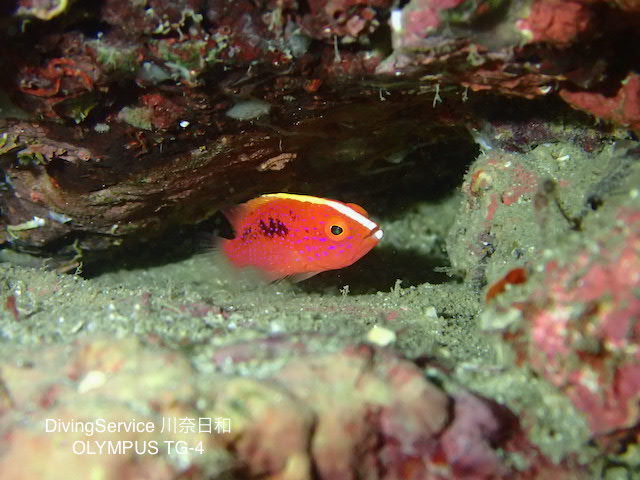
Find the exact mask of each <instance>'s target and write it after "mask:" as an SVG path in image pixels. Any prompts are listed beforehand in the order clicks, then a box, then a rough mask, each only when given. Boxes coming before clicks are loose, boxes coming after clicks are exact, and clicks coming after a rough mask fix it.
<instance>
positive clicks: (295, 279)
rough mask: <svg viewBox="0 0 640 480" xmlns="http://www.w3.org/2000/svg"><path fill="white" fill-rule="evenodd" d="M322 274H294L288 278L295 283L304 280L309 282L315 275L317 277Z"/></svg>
mask: <svg viewBox="0 0 640 480" xmlns="http://www.w3.org/2000/svg"><path fill="white" fill-rule="evenodd" d="M319 273H321V271H318V272H305V273H294V274H293V275H289V276H288V277H286V278H288V279H289V280H291V281H292V282H293V283H298V282H302V281H304V280H307V279H309V278H311V277H313V276H314V275H317V274H319Z"/></svg>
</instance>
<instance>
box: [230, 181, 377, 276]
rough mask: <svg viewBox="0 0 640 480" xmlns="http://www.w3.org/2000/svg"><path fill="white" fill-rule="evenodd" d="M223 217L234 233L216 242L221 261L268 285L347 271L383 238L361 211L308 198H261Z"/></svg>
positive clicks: (288, 195)
mask: <svg viewBox="0 0 640 480" xmlns="http://www.w3.org/2000/svg"><path fill="white" fill-rule="evenodd" d="M223 213H224V215H225V216H226V217H227V219H228V220H229V223H230V224H231V227H232V228H233V231H234V233H235V237H234V238H233V239H221V240H220V242H221V250H222V252H223V254H224V256H225V257H226V258H227V259H228V260H229V262H230V263H231V264H232V265H233V266H234V267H237V268H246V267H253V268H254V269H256V270H258V271H259V272H260V273H261V274H262V276H263V277H265V278H266V279H267V280H268V281H276V280H280V279H283V278H289V279H291V280H292V281H294V282H299V281H302V280H306V279H307V278H311V277H312V276H314V275H316V274H318V273H321V272H324V271H327V270H337V269H340V268H344V267H348V266H349V265H351V264H353V263H355V262H356V261H358V260H359V259H360V258H362V257H363V256H364V255H365V254H367V253H368V252H369V251H370V250H371V249H372V248H373V247H375V246H376V245H377V244H378V242H379V241H380V239H382V236H383V232H382V229H381V228H380V226H379V225H378V224H377V223H375V222H374V221H373V220H371V219H370V218H369V215H368V214H367V212H366V210H365V209H364V208H362V207H361V206H359V205H356V204H353V203H342V202H339V201H337V200H330V199H327V198H321V197H314V196H311V195H298V194H291V193H270V194H265V195H261V196H260V197H257V198H254V199H252V200H249V201H248V202H246V203H243V204H241V205H238V206H235V207H231V208H229V209H226V210H223Z"/></svg>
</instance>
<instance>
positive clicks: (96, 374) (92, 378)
mask: <svg viewBox="0 0 640 480" xmlns="http://www.w3.org/2000/svg"><path fill="white" fill-rule="evenodd" d="M106 381H107V376H106V375H105V374H104V372H101V371H100V370H91V371H90V372H89V373H87V374H86V375H85V376H84V378H83V379H82V380H81V381H80V383H79V384H78V392H79V393H87V392H88V391H90V390H93V389H96V388H100V387H101V386H102V385H104V384H105V382H106Z"/></svg>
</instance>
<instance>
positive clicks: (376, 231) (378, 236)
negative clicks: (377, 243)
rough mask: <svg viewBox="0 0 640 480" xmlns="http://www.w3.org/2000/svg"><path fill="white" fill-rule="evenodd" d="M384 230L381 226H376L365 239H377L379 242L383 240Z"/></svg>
mask: <svg viewBox="0 0 640 480" xmlns="http://www.w3.org/2000/svg"><path fill="white" fill-rule="evenodd" d="M382 235H383V233H382V229H381V228H380V226H378V225H376V228H373V229H372V230H371V231H370V232H369V233H367V234H366V235H365V236H364V238H369V237H375V238H376V239H377V240H380V239H381V238H382Z"/></svg>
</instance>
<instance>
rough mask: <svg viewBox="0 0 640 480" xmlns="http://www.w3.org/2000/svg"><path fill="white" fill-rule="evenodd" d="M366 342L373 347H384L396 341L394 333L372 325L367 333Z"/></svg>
mask: <svg viewBox="0 0 640 480" xmlns="http://www.w3.org/2000/svg"><path fill="white" fill-rule="evenodd" d="M367 340H368V341H369V342H370V343H373V344H374V345H378V346H380V347H386V346H387V345H390V344H392V343H393V342H395V341H396V333H395V332H394V331H393V330H389V329H388V328H384V327H379V326H378V325H374V326H373V328H372V329H371V330H369V332H368V333H367Z"/></svg>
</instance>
